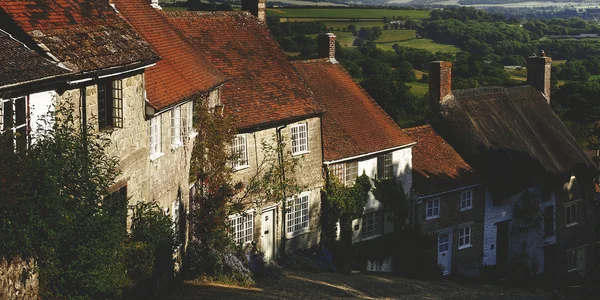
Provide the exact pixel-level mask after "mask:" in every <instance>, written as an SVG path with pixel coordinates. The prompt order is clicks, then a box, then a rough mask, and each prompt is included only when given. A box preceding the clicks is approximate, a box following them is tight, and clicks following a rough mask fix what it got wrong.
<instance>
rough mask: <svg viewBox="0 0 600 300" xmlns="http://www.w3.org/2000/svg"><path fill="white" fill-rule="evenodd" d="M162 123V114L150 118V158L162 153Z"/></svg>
mask: <svg viewBox="0 0 600 300" xmlns="http://www.w3.org/2000/svg"><path fill="white" fill-rule="evenodd" d="M160 123H161V116H160V115H158V116H155V117H153V118H152V119H150V159H156V158H158V157H159V156H161V155H162V152H161V151H162V148H161V136H160Z"/></svg>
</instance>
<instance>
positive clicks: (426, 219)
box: [425, 216, 440, 221]
mask: <svg viewBox="0 0 600 300" xmlns="http://www.w3.org/2000/svg"><path fill="white" fill-rule="evenodd" d="M439 218H440V216H434V217H425V221H429V220H435V219H439Z"/></svg>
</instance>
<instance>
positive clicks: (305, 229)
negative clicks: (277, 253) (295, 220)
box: [285, 228, 310, 239]
mask: <svg viewBox="0 0 600 300" xmlns="http://www.w3.org/2000/svg"><path fill="white" fill-rule="evenodd" d="M309 232H310V229H309V228H304V229H301V230H298V231H296V232H294V233H286V234H285V238H286V239H292V238H295V237H297V236H300V235H304V234H307V233H309Z"/></svg>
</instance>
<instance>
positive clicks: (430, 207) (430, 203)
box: [425, 197, 441, 220]
mask: <svg viewBox="0 0 600 300" xmlns="http://www.w3.org/2000/svg"><path fill="white" fill-rule="evenodd" d="M436 203H437V205H435V204H436ZM436 209H437V214H436V213H435V211H436ZM440 210H441V205H440V198H439V197H438V198H433V199H429V200H427V202H425V220H433V219H437V218H439V217H440ZM430 212H431V213H430Z"/></svg>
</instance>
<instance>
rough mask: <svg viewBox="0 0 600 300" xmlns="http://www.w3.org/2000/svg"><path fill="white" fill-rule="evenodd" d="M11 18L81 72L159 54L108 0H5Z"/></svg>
mask: <svg viewBox="0 0 600 300" xmlns="http://www.w3.org/2000/svg"><path fill="white" fill-rule="evenodd" d="M0 11H3V13H0V19H3V20H2V22H4V24H5V26H10V25H7V24H10V21H9V19H10V18H12V20H13V21H14V23H16V25H17V26H18V27H20V29H15V30H19V31H21V30H22V31H24V32H25V33H26V34H27V35H29V37H30V38H31V39H33V41H35V43H36V44H40V47H41V49H43V50H44V51H46V52H48V53H50V54H51V55H53V56H54V57H56V58H57V59H58V60H59V61H60V62H61V63H63V64H64V65H65V66H66V67H68V68H69V69H72V70H74V71H75V72H78V73H83V72H89V71H96V70H101V69H107V68H112V67H119V66H129V65H136V64H138V63H141V62H147V61H152V60H156V59H158V56H157V54H156V53H155V52H154V51H153V50H152V48H151V47H150V45H149V44H148V43H147V42H146V41H144V40H143V39H142V38H141V37H140V36H139V35H138V34H137V33H136V32H135V31H134V30H133V29H132V28H131V26H129V24H127V22H125V21H124V20H123V19H121V18H120V17H119V16H118V15H117V13H116V12H115V11H114V10H113V8H112V7H111V6H110V5H109V4H108V1H106V0H98V1H89V0H2V1H0Z"/></svg>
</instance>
